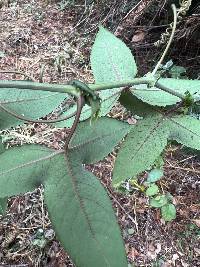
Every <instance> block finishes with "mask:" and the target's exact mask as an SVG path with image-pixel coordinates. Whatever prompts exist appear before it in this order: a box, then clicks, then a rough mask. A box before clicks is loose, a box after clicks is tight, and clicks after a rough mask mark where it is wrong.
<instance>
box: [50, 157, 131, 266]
mask: <svg viewBox="0 0 200 267" xmlns="http://www.w3.org/2000/svg"><path fill="white" fill-rule="evenodd" d="M60 157H62V156H60ZM57 160H58V161H57V162H55V164H56V167H55V169H54V170H53V174H52V176H51V179H50V180H49V181H48V182H47V183H46V185H45V199H46V204H47V206H48V211H49V215H50V218H51V221H52V223H53V225H54V227H55V229H56V233H57V235H58V237H59V239H60V240H61V242H62V244H63V245H64V247H65V248H66V250H67V252H68V253H69V255H70V256H71V257H72V259H73V261H74V263H75V265H76V266H77V267H78V266H80V267H82V266H88V267H90V266H91V267H93V266H96V267H102V266H110V267H112V266H113V267H126V266H127V263H126V257H125V253H124V248H123V243H122V240H121V237H120V231H119V228H118V225H117V223H116V219H115V216H114V213H113V210H112V206H111V203H110V201H109V198H108V196H107V194H106V192H105V190H104V188H103V187H102V185H101V184H100V182H99V181H98V180H97V179H96V177H95V176H94V175H92V173H89V172H87V171H85V170H84V169H83V168H82V167H81V166H80V164H79V163H77V161H76V157H75V158H74V156H73V155H70V154H68V155H67V156H66V158H65V159H64V158H63V157H62V160H61V159H59V158H58V159H57ZM86 244H87V245H86Z"/></svg>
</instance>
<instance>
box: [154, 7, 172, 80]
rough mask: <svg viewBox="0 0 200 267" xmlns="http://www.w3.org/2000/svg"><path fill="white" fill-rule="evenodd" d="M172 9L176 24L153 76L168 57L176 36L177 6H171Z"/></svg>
mask: <svg viewBox="0 0 200 267" xmlns="http://www.w3.org/2000/svg"><path fill="white" fill-rule="evenodd" d="M171 7H172V10H173V14H174V22H173V28H172V33H171V36H170V38H169V41H168V44H167V46H166V48H165V50H164V52H163V54H162V56H161V58H160V60H159V61H158V63H157V65H156V66H155V68H154V70H153V71H152V74H153V75H155V74H156V72H157V70H158V68H159V67H160V65H161V64H162V62H163V59H164V57H165V56H166V54H167V52H168V50H169V47H170V45H171V43H172V41H173V38H174V34H175V30H176V24H177V13H176V6H175V5H174V4H172V5H171Z"/></svg>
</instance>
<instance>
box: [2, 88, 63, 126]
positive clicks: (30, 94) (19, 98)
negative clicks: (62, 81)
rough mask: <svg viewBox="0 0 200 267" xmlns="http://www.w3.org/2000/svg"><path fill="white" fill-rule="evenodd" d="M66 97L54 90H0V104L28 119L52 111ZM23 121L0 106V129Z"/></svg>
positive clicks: (36, 117)
mask: <svg viewBox="0 0 200 267" xmlns="http://www.w3.org/2000/svg"><path fill="white" fill-rule="evenodd" d="M66 97H67V95H65V94H62V93H55V92H46V91H38V90H35V91H34V90H24V89H15V88H12V89H6V90H3V89H1V90H0V104H1V105H3V106H4V107H5V108H7V109H9V110H11V111H13V112H14V113H17V114H19V115H21V116H23V115H24V117H26V118H29V119H38V118H41V117H43V116H45V115H47V114H49V113H50V112H52V111H53V110H54V109H55V108H56V107H58V105H59V104H60V103H61V102H62V101H63V100H64V99H65V98H66ZM22 123H24V121H22V120H19V119H17V118H15V117H13V116H11V115H9V114H8V113H7V112H5V111H3V110H2V109H1V107H0V129H5V128H9V127H11V126H15V125H18V124H22Z"/></svg>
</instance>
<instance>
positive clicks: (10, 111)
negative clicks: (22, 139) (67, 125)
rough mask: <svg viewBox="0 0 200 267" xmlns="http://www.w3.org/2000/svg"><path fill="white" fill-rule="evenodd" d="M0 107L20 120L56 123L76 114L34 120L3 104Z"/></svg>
mask: <svg viewBox="0 0 200 267" xmlns="http://www.w3.org/2000/svg"><path fill="white" fill-rule="evenodd" d="M0 109H2V110H4V111H5V112H7V113H8V114H10V115H11V116H13V117H15V118H17V119H19V120H22V121H26V122H32V123H56V122H61V121H65V120H68V119H70V118H72V117H73V116H75V115H76V112H73V113H72V114H70V115H68V116H65V117H63V118H59V119H52V120H33V119H29V118H26V117H24V116H22V115H20V114H17V113H15V112H13V111H12V110H10V109H8V108H6V107H4V106H3V105H2V104H0Z"/></svg>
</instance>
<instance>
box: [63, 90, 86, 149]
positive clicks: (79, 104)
mask: <svg viewBox="0 0 200 267" xmlns="http://www.w3.org/2000/svg"><path fill="white" fill-rule="evenodd" d="M84 104H85V99H84V96H83V95H82V94H81V95H80V96H79V98H78V99H77V111H76V117H75V119H74V122H73V125H72V128H71V130H70V133H69V135H68V136H67V138H66V140H65V146H64V150H65V152H67V150H68V146H69V142H70V140H71V138H72V136H73V134H74V132H75V130H76V127H77V125H78V122H79V119H80V116H81V111H82V108H83V106H84Z"/></svg>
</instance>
